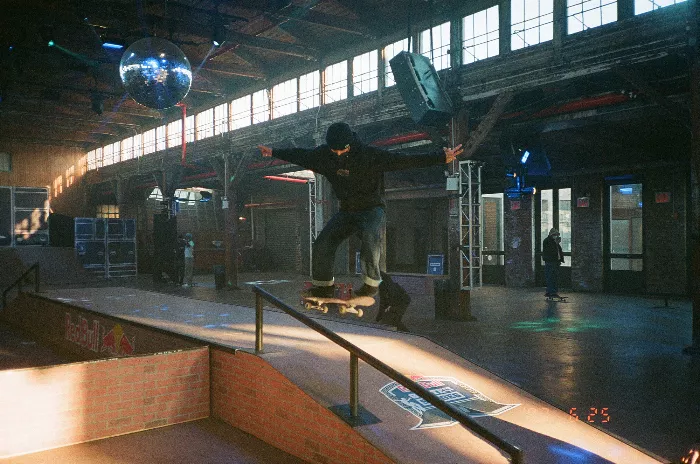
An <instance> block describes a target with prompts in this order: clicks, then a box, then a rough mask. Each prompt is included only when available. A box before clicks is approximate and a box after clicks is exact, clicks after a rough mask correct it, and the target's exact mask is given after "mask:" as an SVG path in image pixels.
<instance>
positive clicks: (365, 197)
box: [258, 122, 463, 297]
mask: <svg viewBox="0 0 700 464" xmlns="http://www.w3.org/2000/svg"><path fill="white" fill-rule="evenodd" d="M258 148H260V151H261V153H262V155H263V156H264V157H269V156H274V157H275V158H279V159H282V160H285V161H289V162H290V163H294V164H298V165H299V166H302V167H303V168H306V169H310V170H312V171H314V172H317V173H318V174H321V175H323V176H325V177H326V178H327V179H328V181H329V182H330V184H331V186H332V187H333V191H334V192H335V195H336V197H338V200H340V211H338V213H336V214H335V215H334V216H333V217H332V218H331V219H330V221H328V224H326V226H325V227H324V228H323V230H322V231H321V233H320V234H319V235H318V237H317V238H316V241H315V242H314V244H313V262H312V267H311V269H312V277H313V287H312V288H311V289H309V291H308V294H309V295H311V296H319V297H332V296H333V293H334V288H333V284H334V277H333V264H334V261H335V252H336V249H337V248H338V246H339V245H340V244H341V243H342V242H343V240H345V239H347V238H348V237H350V236H351V235H353V234H357V235H358V236H359V237H360V239H361V240H362V246H361V248H360V261H361V263H362V272H363V275H362V280H363V282H364V285H362V287H361V288H360V289H359V290H358V291H357V292H356V293H355V295H356V296H374V295H375V294H376V293H377V291H378V287H379V283H380V282H381V277H380V275H379V256H380V251H381V250H380V247H381V232H382V226H383V224H384V222H385V214H384V201H383V198H382V194H383V187H384V172H385V171H397V170H401V169H410V168H418V167H427V166H432V165H434V164H441V163H450V162H452V161H454V159H455V158H456V157H457V156H459V155H460V154H461V153H462V151H463V149H462V145H459V146H457V147H454V148H443V149H442V150H441V151H437V152H435V153H426V154H402V153H394V152H389V151H386V150H382V149H379V148H374V147H370V146H368V145H365V144H364V143H362V141H361V140H360V139H359V138H358V137H357V134H356V133H355V132H353V131H352V129H351V128H350V126H348V125H347V124H346V123H344V122H336V123H333V124H331V125H330V127H328V130H327V132H326V144H325V145H321V146H319V147H317V148H314V149H303V148H287V149H274V150H273V149H272V148H270V147H268V146H265V145H259V146H258Z"/></svg>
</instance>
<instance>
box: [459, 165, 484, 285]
mask: <svg viewBox="0 0 700 464" xmlns="http://www.w3.org/2000/svg"><path fill="white" fill-rule="evenodd" d="M459 211H460V219H459V251H460V253H459V254H460V266H459V279H460V285H461V289H462V290H471V289H474V288H479V287H481V285H482V267H481V263H482V259H481V258H482V255H481V254H482V232H483V231H482V224H481V216H482V205H481V164H480V163H477V162H475V161H471V160H466V161H460V162H459Z"/></svg>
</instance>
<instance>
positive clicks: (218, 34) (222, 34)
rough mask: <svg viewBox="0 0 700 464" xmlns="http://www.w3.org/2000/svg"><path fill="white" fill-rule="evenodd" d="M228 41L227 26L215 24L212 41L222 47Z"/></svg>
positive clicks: (216, 45)
mask: <svg viewBox="0 0 700 464" xmlns="http://www.w3.org/2000/svg"><path fill="white" fill-rule="evenodd" d="M225 41H226V28H224V25H223V24H215V25H214V29H213V30H212V34H211V43H213V44H214V46H215V47H220V46H221V45H223V43H224V42H225Z"/></svg>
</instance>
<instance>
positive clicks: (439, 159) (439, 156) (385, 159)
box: [374, 144, 464, 171]
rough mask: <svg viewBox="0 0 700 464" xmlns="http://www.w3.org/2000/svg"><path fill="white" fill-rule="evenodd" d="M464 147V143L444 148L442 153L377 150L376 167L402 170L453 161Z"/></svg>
mask: <svg viewBox="0 0 700 464" xmlns="http://www.w3.org/2000/svg"><path fill="white" fill-rule="evenodd" d="M463 151H464V149H463V148H462V145H461V144H460V145H457V146H456V147H454V148H447V147H445V148H443V149H442V153H441V152H440V151H435V152H432V153H410V154H409V153H398V152H389V151H386V150H379V149H378V150H377V151H376V152H375V155H374V163H375V167H376V168H377V169H379V170H382V171H400V170H402V169H412V168H424V167H428V166H433V165H435V164H442V163H451V162H452V161H454V160H455V159H456V158H457V157H458V156H459V155H461V154H462V152H463Z"/></svg>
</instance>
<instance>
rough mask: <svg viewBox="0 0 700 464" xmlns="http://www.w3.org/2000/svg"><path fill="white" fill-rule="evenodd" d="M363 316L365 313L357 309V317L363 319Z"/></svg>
mask: <svg viewBox="0 0 700 464" xmlns="http://www.w3.org/2000/svg"><path fill="white" fill-rule="evenodd" d="M363 314H364V312H363V311H362V310H361V309H359V308H358V309H357V317H362V315H363Z"/></svg>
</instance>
